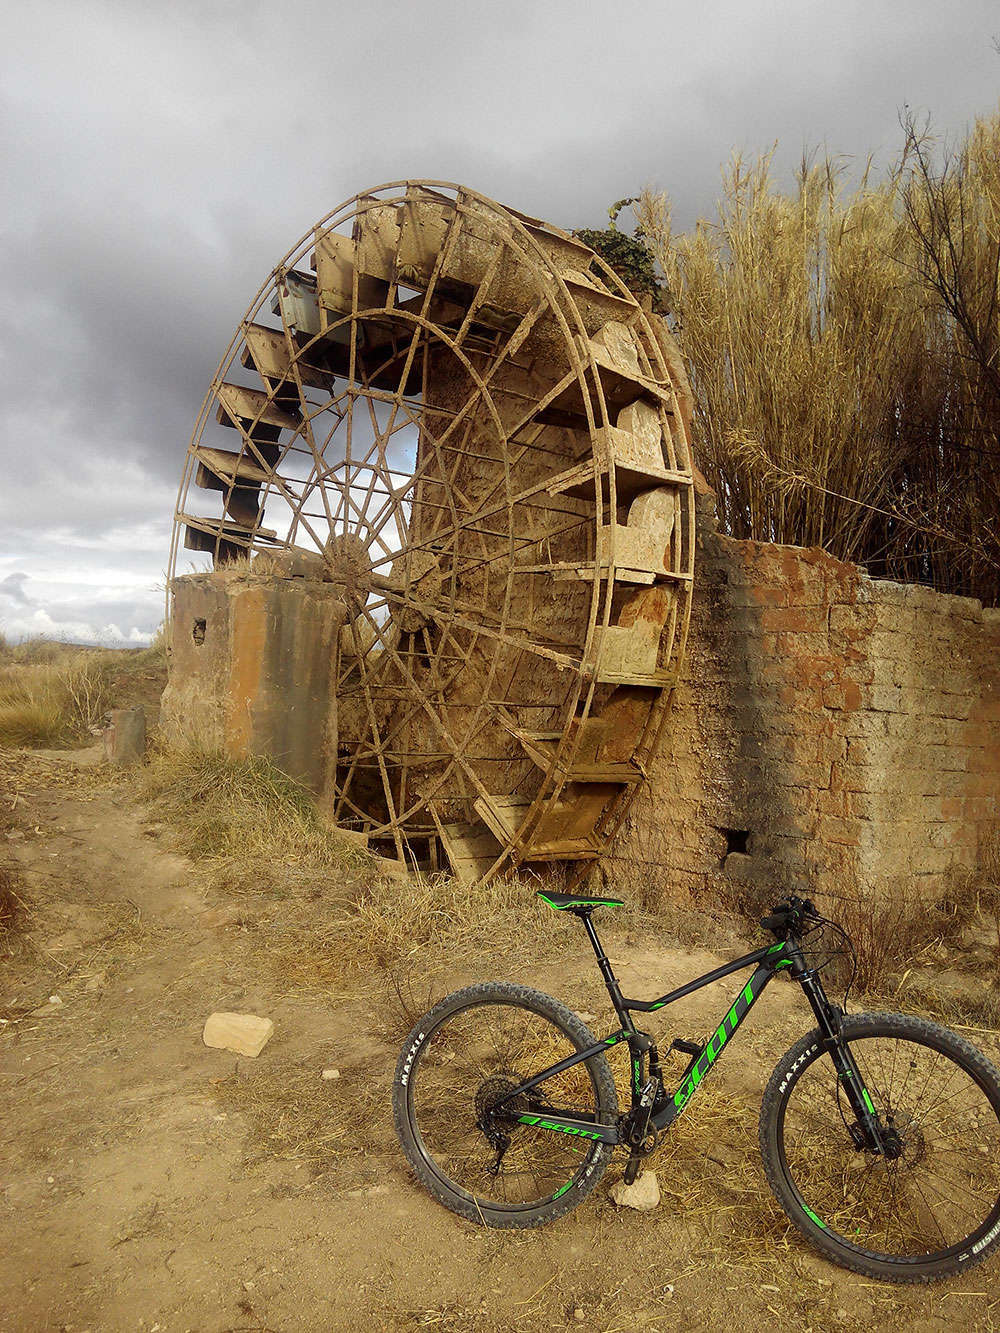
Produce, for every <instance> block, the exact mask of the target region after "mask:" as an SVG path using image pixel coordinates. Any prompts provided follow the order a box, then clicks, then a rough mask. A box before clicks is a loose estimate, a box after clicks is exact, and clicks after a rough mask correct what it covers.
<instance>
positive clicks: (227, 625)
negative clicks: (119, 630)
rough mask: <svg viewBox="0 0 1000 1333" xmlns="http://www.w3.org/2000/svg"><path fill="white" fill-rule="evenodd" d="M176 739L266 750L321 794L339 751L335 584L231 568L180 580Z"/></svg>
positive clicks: (173, 706)
mask: <svg viewBox="0 0 1000 1333" xmlns="http://www.w3.org/2000/svg"><path fill="white" fill-rule="evenodd" d="M171 592H172V594H173V639H172V644H171V661H170V677H169V681H168V683H167V688H166V691H165V692H164V695H163V703H162V711H161V715H160V724H161V728H162V730H163V733H164V737H165V738H166V740H167V742H168V743H173V744H193V745H196V746H198V747H200V748H203V749H207V750H215V751H222V752H223V753H226V754H229V755H231V756H232V757H233V758H235V759H242V758H246V757H247V756H249V755H251V754H263V755H267V756H269V757H270V758H271V759H273V760H274V762H275V764H276V765H277V766H278V767H279V768H280V769H282V771H283V772H285V773H288V774H289V775H290V776H291V777H294V778H296V779H298V781H300V782H302V783H303V784H304V785H305V786H307V787H309V788H310V789H311V790H313V791H315V792H317V793H318V792H320V791H322V790H323V787H324V785H325V782H326V775H327V766H328V764H329V763H331V762H334V759H335V755H336V737H337V711H336V686H337V668H338V662H339V639H340V630H341V627H342V626H343V624H344V621H345V619H346V615H347V611H346V607H345V606H344V604H343V602H341V601H340V600H338V597H337V592H336V589H335V587H334V586H333V585H332V584H329V583H323V582H320V581H318V580H311V579H304V578H275V577H274V576H273V575H268V576H266V577H258V576H256V575H255V574H254V573H253V570H252V567H251V569H250V570H249V571H247V570H245V569H244V570H237V571H229V570H226V569H225V568H223V569H218V570H214V571H212V572H211V573H208V574H191V575H186V576H184V577H182V578H177V579H175V580H174V582H173V584H172V587H171Z"/></svg>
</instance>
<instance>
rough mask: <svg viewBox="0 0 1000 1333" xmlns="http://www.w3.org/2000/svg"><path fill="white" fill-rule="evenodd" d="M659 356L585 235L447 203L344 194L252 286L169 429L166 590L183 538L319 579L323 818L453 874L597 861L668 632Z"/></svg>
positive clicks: (665, 344)
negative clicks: (210, 375)
mask: <svg viewBox="0 0 1000 1333" xmlns="http://www.w3.org/2000/svg"><path fill="white" fill-rule="evenodd" d="M677 364H678V363H677V360H676V358H675V357H673V356H672V355H671V352H670V347H669V335H667V334H666V332H665V330H664V329H663V327H662V325H661V324H660V321H659V320H658V319H657V317H655V316H653V315H651V314H649V313H648V312H647V311H646V310H644V309H643V308H642V306H641V305H640V304H639V302H638V301H637V300H636V299H635V298H634V297H633V296H632V294H631V293H630V292H629V291H628V290H627V289H626V288H625V286H624V285H623V284H622V282H621V281H620V280H619V279H618V278H617V277H616V276H615V274H614V273H613V272H612V271H611V270H610V269H609V268H608V267H607V265H606V264H604V263H603V261H602V260H600V259H599V258H598V257H597V256H596V255H595V254H594V253H593V252H592V251H591V250H590V249H589V248H588V247H587V246H585V245H583V244H582V243H581V242H580V241H578V240H576V239H574V238H573V237H571V236H569V235H567V234H565V233H564V232H561V231H559V230H557V229H556V228H554V227H551V226H549V225H547V224H545V223H543V222H540V221H538V220H536V219H533V218H529V217H526V216H524V215H523V214H520V213H517V212H515V211H514V210H512V209H509V208H505V207H503V206H502V205H500V204H498V203H495V202H493V201H491V200H489V199H486V198H484V197H482V196H481V195H478V194H476V193H475V192H473V191H472V190H468V189H465V188H463V187H458V186H454V185H444V184H440V183H435V182H423V181H421V182H401V183H396V184H393V185H387V186H382V187H380V188H378V189H374V190H369V191H366V192H365V193H364V194H361V195H358V196H356V197H355V198H353V199H351V200H350V201H349V202H348V203H346V204H344V205H343V206H342V207H341V208H339V209H337V210H336V211H335V212H333V213H331V214H330V215H329V216H328V217H326V218H324V219H323V221H322V222H320V223H319V224H318V225H317V226H316V228H315V229H314V231H313V232H311V233H309V234H308V235H307V236H306V237H305V238H303V240H302V241H301V242H300V243H299V245H297V246H296V247H295V248H294V249H293V250H292V251H291V252H290V253H289V254H288V256H286V258H285V259H284V260H283V261H282V263H281V264H279V265H278V267H277V268H276V269H275V270H274V272H273V273H272V275H271V276H270V278H269V279H268V280H267V282H266V283H265V284H264V286H263V287H262V288H261V290H260V292H259V293H258V295H257V298H256V300H255V301H254V302H253V304H252V305H251V307H250V309H249V311H248V312H247V314H246V316H245V318H244V319H243V320H242V322H241V323H240V325H239V328H238V329H237V331H236V334H235V336H234V338H233V341H232V343H231V344H230V347H229V349H228V350H227V352H226V355H225V356H224V357H223V359H222V362H221V364H220V366H219V370H218V372H217V374H216V377H215V379H214V380H213V382H212V386H211V389H210V391H209V393H208V395H207V397H206V399H205V403H204V405H203V408H202V411H201V414H200V416H199V418H198V422H197V424H196V427H195V430H194V434H193V437H192V440H191V444H190V447H189V451H188V455H187V460H186V465H185V469H184V474H183V478H182V481H181V486H180V494H179V499H178V506H177V513H176V523H175V531H174V538H173V545H172V551H171V575H173V573H174V572H175V570H176V567H177V561H178V558H179V554H180V547H181V545H183V547H184V548H186V549H187V550H195V551H203V552H206V553H208V554H210V556H211V557H212V560H213V561H214V562H215V564H216V565H221V564H226V563H229V562H233V561H236V560H239V559H246V558H248V557H249V558H250V559H251V560H253V561H255V562H262V561H264V560H265V559H266V554H267V553H270V554H271V555H272V556H273V555H275V554H277V555H278V557H279V559H278V561H277V563H276V565H275V568H276V570H278V572H281V570H285V571H286V572H287V570H288V567H289V566H288V561H289V560H292V561H293V563H294V562H295V561H298V562H299V563H300V565H301V566H302V567H304V568H306V569H308V570H310V571H312V575H311V576H313V577H318V578H323V579H325V580H326V581H328V582H331V583H333V584H335V585H337V589H338V595H339V596H341V597H342V598H343V600H344V602H345V604H346V606H347V608H348V618H347V621H346V623H345V626H344V629H343V631H342V632H341V636H340V657H339V665H338V687H337V726H336V738H335V741H334V742H332V744H334V745H335V749H336V755H335V757H334V756H331V763H330V765H329V769H328V771H329V773H330V781H329V784H328V789H327V790H325V791H324V792H323V793H322V794H321V800H322V803H323V806H324V809H325V810H326V812H327V814H328V816H329V817H330V818H331V819H333V820H334V821H335V822H336V823H337V824H339V825H341V826H342V827H344V828H346V829H351V830H353V831H355V832H357V833H361V834H363V835H365V837H366V838H367V840H368V842H369V845H371V846H373V847H375V848H376V849H378V850H380V851H383V852H385V853H388V854H389V855H392V856H395V857H397V858H399V859H401V860H406V861H407V862H409V863H412V862H414V861H415V862H416V863H418V864H421V865H425V866H436V865H441V864H445V863H447V864H448V865H450V867H451V868H452V869H453V870H454V872H455V873H457V874H459V875H460V876H462V877H464V878H467V879H469V880H471V881H474V880H478V879H484V878H486V877H489V876H490V875H493V874H495V873H497V872H498V871H501V870H503V869H505V868H512V867H514V866H517V865H520V864H522V863H530V864H535V865H543V864H549V865H552V864H555V863H559V864H565V865H566V866H567V867H568V870H569V873H570V875H571V877H573V878H575V879H579V878H580V877H582V875H584V874H585V873H586V872H587V871H588V870H589V869H591V868H592V866H593V864H594V862H595V861H597V860H598V859H599V858H600V856H601V854H602V852H603V850H604V849H605V847H606V846H607V843H608V840H609V838H610V837H611V835H612V834H613V833H614V831H615V829H616V828H617V826H618V824H619V822H620V821H621V818H622V816H623V814H624V811H625V808H626V806H627V804H628V801H629V798H630V796H631V794H632V793H633V792H634V790H635V785H636V784H637V783H638V782H640V781H641V780H642V778H643V775H644V771H645V766H646V763H647V760H648V758H649V756H650V753H651V751H652V749H653V747H654V745H655V744H656V742H657V737H658V736H659V733H660V731H661V727H662V723H663V720H664V717H665V714H666V711H667V709H668V706H669V701H670V696H671V692H672V690H673V688H674V685H675V682H676V680H677V675H678V671H679V669H680V664H681V657H682V653H683V649H684V640H685V636H686V631H687V621H688V614H689V606H690V596H691V579H692V561H693V546H694V541H693V487H692V477H691V462H690V454H689V445H688V439H687V435H686V430H685V427H684V424H683V422H682V419H681V414H680V410H679V403H678V390H679V388H680V385H679V384H678V382H677V380H678V371H677ZM220 500H221V509H222V512H221V513H220V512H219V508H218V506H219V502H220ZM282 561H284V562H285V563H284V564H282ZM261 567H264V566H263V565H262V566H261ZM300 572H301V570H300Z"/></svg>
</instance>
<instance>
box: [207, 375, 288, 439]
mask: <svg viewBox="0 0 1000 1333" xmlns="http://www.w3.org/2000/svg"><path fill="white" fill-rule="evenodd" d="M215 392H216V396H217V397H218V400H219V409H218V411H217V413H216V420H217V421H218V422H219V423H220V424H221V425H223V426H236V425H237V424H238V423H240V422H243V423H244V424H248V423H249V422H251V421H259V422H262V423H263V424H264V425H265V426H278V427H280V428H281V429H282V430H296V429H297V428H298V426H299V423H300V421H301V419H302V418H301V416H300V415H299V413H298V412H297V411H295V410H294V409H290V408H289V407H287V406H285V405H283V404H278V403H276V402H275V401H274V399H273V398H271V397H270V396H269V395H268V394H266V393H264V392H263V390H261V389H246V388H244V387H243V385H242V384H229V383H223V384H219V385H218V386H217V387H216V390H215Z"/></svg>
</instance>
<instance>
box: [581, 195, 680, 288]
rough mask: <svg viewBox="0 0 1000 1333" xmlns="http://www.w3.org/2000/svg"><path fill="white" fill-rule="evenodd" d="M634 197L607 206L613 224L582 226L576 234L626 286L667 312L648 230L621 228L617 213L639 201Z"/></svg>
mask: <svg viewBox="0 0 1000 1333" xmlns="http://www.w3.org/2000/svg"><path fill="white" fill-rule="evenodd" d="M636 202H637V200H636V199H635V198H628V199H618V200H616V201H615V202H614V203H613V204H612V205H611V207H610V208H609V209H608V217H609V219H610V225H609V226H608V228H607V229H606V230H605V231H597V230H595V229H593V228H591V227H579V228H577V229H576V230H575V231H574V232H573V235H574V236H575V237H576V238H577V239H578V240H580V241H583V243H584V245H589V246H590V248H591V250H595V251H596V252H597V253H598V254H599V255H600V256H601V258H602V259H603V260H604V261H605V263H606V264H607V265H608V266H609V267H610V268H612V269H614V271H615V273H617V274H618V276H619V277H620V278H621V280H622V282H624V284H625V286H626V287H627V288H628V289H629V291H630V292H631V293H632V294H633V296H636V297H638V298H639V299H640V300H641V299H642V297H644V296H649V297H650V298H651V299H652V303H653V309H654V310H655V311H657V312H658V313H660V314H666V312H667V304H666V293H665V291H664V285H663V283H662V281H661V280H660V278H659V277H658V276H657V272H656V261H655V260H654V258H653V252H652V250H650V248H649V246H648V245H647V244H646V238H645V233H644V232H643V230H642V228H641V227H636V229H635V231H634V232H633V234H632V235H631V236H629V235H628V233H627V232H624V231H619V230H618V215H619V213H621V211H622V209H623V208H627V207H628V206H629V204H634V203H636Z"/></svg>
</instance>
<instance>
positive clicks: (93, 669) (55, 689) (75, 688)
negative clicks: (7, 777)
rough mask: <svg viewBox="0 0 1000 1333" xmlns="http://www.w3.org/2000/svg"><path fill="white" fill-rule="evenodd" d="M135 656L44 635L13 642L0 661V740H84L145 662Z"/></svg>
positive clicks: (46, 743) (41, 743) (32, 743)
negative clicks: (69, 645) (56, 640)
mask: <svg viewBox="0 0 1000 1333" xmlns="http://www.w3.org/2000/svg"><path fill="white" fill-rule="evenodd" d="M22 650H23V651H22ZM140 657H145V655H141V654H138V653H127V652H121V653H118V652H112V651H110V650H109V651H105V650H102V649H86V648H83V649H71V648H67V647H66V646H65V645H63V644H55V643H48V642H47V641H44V640H42V641H40V642H37V643H27V644H19V645H18V647H17V649H15V650H14V651H13V652H11V653H8V654H7V655H6V656H5V657H4V659H3V661H2V664H0V745H7V746H24V747H53V746H59V745H71V744H73V743H76V742H79V741H83V740H87V739H89V737H90V735H91V733H92V731H93V730H95V729H96V728H98V727H100V726H102V725H103V722H104V719H105V716H106V715H107V712H108V710H109V709H110V708H112V707H115V706H117V704H118V703H120V702H124V699H123V698H122V696H123V694H125V695H127V693H128V688H127V685H128V681H129V679H130V676H131V675H132V674H133V673H134V672H135V671H136V670H137V669H142V668H143V667H144V666H146V664H145V662H139V661H138V659H139V658H140ZM147 669H148V666H147Z"/></svg>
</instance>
